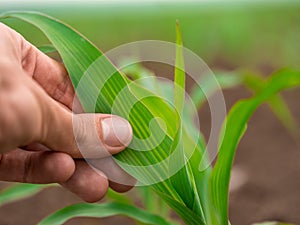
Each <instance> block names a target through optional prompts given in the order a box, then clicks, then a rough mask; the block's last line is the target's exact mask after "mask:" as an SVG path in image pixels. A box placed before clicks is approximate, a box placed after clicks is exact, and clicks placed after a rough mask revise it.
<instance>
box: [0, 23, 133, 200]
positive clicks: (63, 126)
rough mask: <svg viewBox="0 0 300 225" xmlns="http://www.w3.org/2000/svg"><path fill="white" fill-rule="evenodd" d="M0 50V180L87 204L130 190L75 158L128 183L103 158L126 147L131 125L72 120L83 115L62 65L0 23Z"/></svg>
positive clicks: (98, 117)
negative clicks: (55, 186)
mask: <svg viewBox="0 0 300 225" xmlns="http://www.w3.org/2000/svg"><path fill="white" fill-rule="evenodd" d="M0 49H1V52H0V54H1V55H0V105H1V112H0V180H3V181H15V182H28V183H60V184H61V185H62V186H64V187H66V188H67V189H69V190H70V191H72V192H74V193H75V194H77V195H78V196H80V197H81V198H82V199H83V200H85V201H88V202H94V201H98V200H100V199H101V198H102V197H103V196H104V195H105V193H106V191H107V189H108V186H111V187H112V188H113V189H115V190H116V191H126V190H128V189H130V187H129V186H127V185H121V184H117V183H116V182H115V181H114V182H111V181H108V178H107V176H106V175H105V173H103V172H100V171H99V172H96V171H95V170H94V169H92V168H91V167H90V166H89V165H88V164H87V163H86V162H85V161H84V160H82V159H80V158H82V154H81V151H80V150H83V151H85V154H84V155H85V156H89V157H92V158H97V160H100V163H97V164H98V165H99V164H100V165H105V168H106V169H105V168H104V171H105V172H106V171H110V172H111V173H114V174H115V175H116V177H120V178H121V177H122V178H123V179H127V180H128V182H127V183H132V184H133V183H134V179H133V178H132V177H130V176H129V175H127V174H126V173H125V172H124V171H123V170H121V168H120V167H118V166H117V165H116V164H115V163H114V161H113V160H112V158H111V157H110V156H111V155H110V154H115V153H118V152H120V151H122V150H123V149H125V147H126V146H127V145H128V144H129V143H130V141H131V138H132V130H131V126H130V124H129V123H128V122H127V121H126V120H124V119H122V118H120V117H117V116H112V115H105V114H75V113H82V108H81V106H80V103H79V101H78V100H77V99H76V96H75V92H74V89H73V87H72V84H71V81H70V79H69V77H68V75H67V71H66V69H65V68H64V66H63V65H62V64H60V63H59V62H57V61H55V60H53V59H51V58H49V57H48V56H46V55H45V54H43V53H41V52H40V51H39V50H38V49H36V48H35V47H34V46H32V45H31V44H30V43H29V42H27V41H26V40H25V39H24V38H23V37H22V36H21V35H20V34H18V33H17V32H15V31H14V30H12V29H10V28H8V27H7V26H5V25H4V24H2V23H0ZM72 111H73V112H72ZM112 123H113V128H112ZM92 129H94V130H96V131H97V132H96V133H97V135H96V136H97V137H95V136H93V135H91V133H90V132H89V131H90V130H92ZM99 139H100V140H101V141H100V142H99ZM76 141H77V142H76ZM77 144H79V146H80V150H79V148H78V145H77ZM107 168H108V169H107ZM100 169H101V168H100Z"/></svg>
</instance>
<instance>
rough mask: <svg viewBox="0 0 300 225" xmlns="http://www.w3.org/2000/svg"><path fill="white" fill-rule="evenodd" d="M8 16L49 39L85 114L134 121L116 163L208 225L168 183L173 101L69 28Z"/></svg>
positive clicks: (41, 18)
mask: <svg viewBox="0 0 300 225" xmlns="http://www.w3.org/2000/svg"><path fill="white" fill-rule="evenodd" d="M5 17H13V18H18V19H21V20H24V21H27V22H29V23H31V24H33V25H34V26H36V27H37V28H39V29H40V30H41V31H42V32H43V33H44V34H45V35H46V36H47V38H48V39H49V41H50V42H51V43H52V44H53V46H54V47H55V48H56V49H57V51H58V52H59V54H60V56H61V58H62V59H63V62H64V64H65V66H66V68H67V70H68V73H69V75H70V77H71V80H72V83H73V85H74V87H75V89H76V94H77V96H78V97H79V99H80V101H81V103H82V105H83V108H84V109H85V111H86V112H101V113H114V114H117V115H120V116H122V117H124V118H126V119H128V120H129V122H130V123H131V125H132V128H133V134H134V139H133V141H132V143H131V144H130V146H129V147H128V148H127V150H126V151H123V152H121V153H120V154H118V155H116V156H115V159H116V160H117V161H116V162H117V163H118V164H119V165H120V166H121V167H122V168H123V169H124V170H126V171H127V172H128V173H130V174H131V175H133V176H134V177H136V178H137V180H139V181H140V183H141V184H145V183H146V184H147V183H150V184H151V183H154V182H155V184H153V185H152V187H153V188H154V189H155V190H156V191H157V192H158V193H164V195H167V196H168V203H169V204H170V205H176V206H177V210H176V211H177V212H180V213H181V214H180V216H183V217H184V218H185V222H186V223H187V224H194V223H193V221H194V220H195V218H199V220H198V219H197V221H198V224H203V218H201V217H199V216H197V214H195V213H194V214H193V212H192V211H191V214H193V218H189V217H186V216H185V215H184V214H183V213H184V212H185V211H186V210H188V208H186V206H185V204H184V201H183V199H182V197H181V196H180V195H179V194H178V192H177V191H176V190H175V188H174V187H173V185H172V182H171V181H170V180H169V179H167V178H168V177H169V176H170V174H169V170H168V168H169V162H170V161H171V160H168V157H169V153H170V150H171V147H172V144H173V140H174V138H175V134H176V133H177V126H176V118H175V117H174V109H173V108H172V107H171V106H170V105H169V103H167V102H166V101H165V100H163V99H162V98H161V97H159V96H157V95H155V94H153V93H152V92H150V91H148V90H147V89H145V88H143V87H141V86H140V85H139V84H137V83H133V82H131V81H130V80H129V79H128V78H127V77H126V76H125V75H124V74H123V73H121V72H120V71H118V70H117V69H116V68H115V67H114V65H113V64H112V63H111V62H110V61H109V60H108V59H107V58H106V57H104V56H103V54H102V53H101V52H100V51H99V50H98V49H97V48H96V47H95V46H94V45H93V44H91V43H90V42H89V41H88V40H87V39H85V38H84V37H83V36H81V35H80V34H78V33H77V32H76V31H74V30H73V29H71V28H70V27H68V26H66V25H65V24H63V23H61V22H59V21H57V20H55V19H53V18H51V17H48V16H46V15H44V14H40V13H36V12H11V13H6V14H4V15H3V18H5ZM145 96H146V97H145ZM95 98H96V99H95ZM157 106H159V107H157ZM155 118H160V120H157V119H155ZM162 121H163V122H164V124H165V126H163V125H162ZM150 123H151V126H150ZM149 126H150V127H149ZM136 148H137V149H138V150H139V151H137V150H136ZM141 150H142V151H141ZM175 163H176V162H175ZM153 165H155V166H153ZM157 165H159V166H157ZM160 180H161V181H160ZM158 181H160V182H158ZM181 185H182V186H186V187H188V186H189V185H190V182H189V181H188V180H184V179H183V180H182V181H181ZM190 221H191V222H190Z"/></svg>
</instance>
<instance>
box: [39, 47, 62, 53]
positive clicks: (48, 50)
mask: <svg viewBox="0 0 300 225" xmlns="http://www.w3.org/2000/svg"><path fill="white" fill-rule="evenodd" d="M38 50H40V51H41V52H43V53H45V54H49V53H53V52H57V50H56V48H54V46H53V45H42V46H39V47H38Z"/></svg>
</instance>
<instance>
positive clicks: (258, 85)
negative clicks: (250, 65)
mask: <svg viewBox="0 0 300 225" xmlns="http://www.w3.org/2000/svg"><path fill="white" fill-rule="evenodd" d="M243 83H244V84H245V85H246V86H247V87H248V88H249V89H250V90H252V91H254V92H257V91H259V90H260V89H263V88H264V87H265V85H266V84H267V81H266V80H265V79H264V78H263V77H261V76H258V75H254V74H245V75H244V82H243ZM267 104H268V106H269V107H270V109H271V110H272V112H273V113H274V114H275V116H276V117H277V118H278V120H279V121H280V122H281V123H282V124H283V125H284V126H285V127H286V129H287V130H288V131H289V132H290V133H291V134H292V135H293V136H295V137H296V138H298V137H297V134H298V132H299V131H298V128H297V126H296V124H297V123H296V122H295V120H294V117H293V115H292V113H291V111H290V110H289V107H288V106H287V104H286V102H285V100H284V98H283V97H282V96H281V95H280V94H277V95H274V96H272V97H270V98H269V100H268V101H267Z"/></svg>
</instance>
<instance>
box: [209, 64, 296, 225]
mask: <svg viewBox="0 0 300 225" xmlns="http://www.w3.org/2000/svg"><path fill="white" fill-rule="evenodd" d="M299 85H300V73H299V72H294V71H289V70H283V71H280V72H278V73H276V74H274V75H273V76H271V77H270V79H269V80H268V81H267V85H266V86H265V88H264V89H262V90H259V91H258V92H257V94H256V95H254V97H252V98H249V99H246V100H241V101H239V102H238V103H237V104H236V105H234V107H233V108H232V109H231V110H230V112H229V114H228V116H227V119H226V122H225V125H224V129H225V131H223V132H225V133H224V134H225V135H224V138H223V141H222V143H221V146H220V149H219V154H218V160H217V162H216V165H215V167H214V169H213V172H212V174H211V177H210V197H211V200H212V208H211V210H212V212H214V211H215V212H216V218H217V224H220V225H228V190H229V180H230V171H231V167H232V164H233V159H234V155H235V152H236V149H237V145H238V143H239V141H240V138H241V137H242V135H243V133H244V131H245V128H246V125H247V122H248V120H249V119H250V116H251V115H252V113H253V112H254V111H255V110H256V108H257V107H258V106H259V105H260V104H262V103H263V102H264V101H266V100H268V99H269V98H270V97H272V96H274V95H275V94H277V93H278V92H280V91H282V90H284V89H287V88H293V87H296V86H299Z"/></svg>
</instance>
